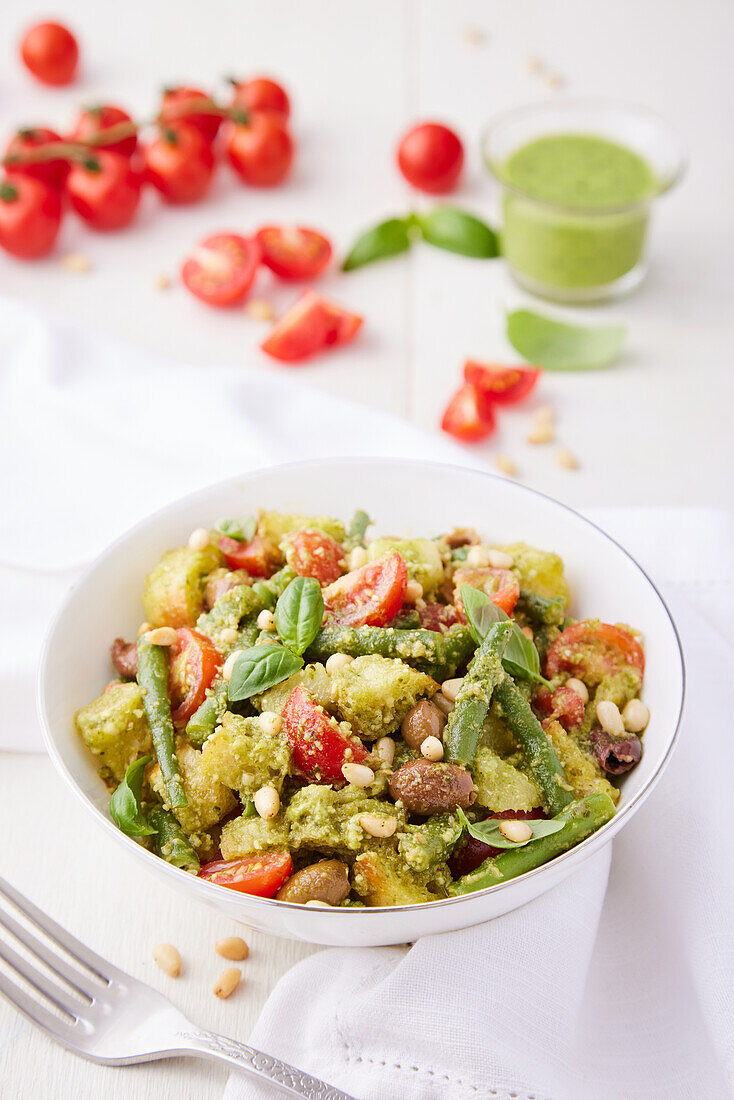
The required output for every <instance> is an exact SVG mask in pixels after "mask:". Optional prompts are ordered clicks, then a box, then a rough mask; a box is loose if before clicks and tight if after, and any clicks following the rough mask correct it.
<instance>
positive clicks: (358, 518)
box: [345, 508, 372, 550]
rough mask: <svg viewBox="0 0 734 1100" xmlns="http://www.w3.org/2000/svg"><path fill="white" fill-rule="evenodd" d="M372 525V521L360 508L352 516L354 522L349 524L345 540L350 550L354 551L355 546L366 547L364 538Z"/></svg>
mask: <svg viewBox="0 0 734 1100" xmlns="http://www.w3.org/2000/svg"><path fill="white" fill-rule="evenodd" d="M371 523H372V520H371V519H370V517H369V516H368V515H367V513H366V512H363V511H362V509H361V508H358V509H357V511H356V512H355V513H354V515H353V516H352V522H351V523H350V524H349V531H348V533H347V537H346V540H345V544H346V546H347V547H348V548H349V549H350V550H353V549H354V547H355V546H364V537H365V535H366V533H367V528H368V527H369V525H370V524H371Z"/></svg>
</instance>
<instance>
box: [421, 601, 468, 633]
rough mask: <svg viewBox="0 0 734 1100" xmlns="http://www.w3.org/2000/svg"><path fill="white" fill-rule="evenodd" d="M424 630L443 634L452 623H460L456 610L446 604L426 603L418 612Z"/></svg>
mask: <svg viewBox="0 0 734 1100" xmlns="http://www.w3.org/2000/svg"><path fill="white" fill-rule="evenodd" d="M418 615H419V617H420V621H421V626H422V627H423V629H424V630H436V631H438V633H439V634H443V632H444V630H448V628H449V627H450V626H453V625H454V623H458V622H460V619H459V616H458V615H457V614H456V608H455V607H453V606H452V605H451V604H446V603H427V604H426V606H425V607H422V608H421V609H420V611H419V612H418Z"/></svg>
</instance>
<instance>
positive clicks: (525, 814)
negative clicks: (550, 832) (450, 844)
mask: <svg viewBox="0 0 734 1100" xmlns="http://www.w3.org/2000/svg"><path fill="white" fill-rule="evenodd" d="M490 816H491V817H493V818H496V819H500V820H503V821H542V820H544V819H545V818H547V817H548V814H547V813H546V812H545V810H542V809H541V808H540V807H538V808H537V809H535V810H502V811H500V812H499V813H496V814H491V815H490ZM502 851H505V849H503V848H493V847H492V845H491V844H485V843H484V841H483V840H477V838H476V837H474V836H468V837H467V838H466V843H465V844H462V846H461V848H455V849H454V851H453V852H452V853H451V855H450V857H449V861H448V863H449V870H450V871H451V874H452V875H453V877H454V878H455V879H456V878H461V876H462V875H470V874H471V873H472V871H476V869H477V867H479V866H480V865H481V864H482V863H484V861H485V859H490V858H492V857H494V856H498V855H499V854H500V852H502Z"/></svg>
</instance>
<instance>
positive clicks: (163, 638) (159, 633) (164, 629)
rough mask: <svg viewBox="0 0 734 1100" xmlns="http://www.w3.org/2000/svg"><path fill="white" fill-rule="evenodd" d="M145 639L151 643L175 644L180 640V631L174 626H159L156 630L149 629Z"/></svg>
mask: <svg viewBox="0 0 734 1100" xmlns="http://www.w3.org/2000/svg"><path fill="white" fill-rule="evenodd" d="M145 640H146V642H150V644H151V645H165V646H169V645H175V644H176V642H177V641H178V633H177V632H176V631H175V630H174V629H173V627H172V626H159V627H157V628H156V629H155V630H149V631H148V633H147V635H146V638H145Z"/></svg>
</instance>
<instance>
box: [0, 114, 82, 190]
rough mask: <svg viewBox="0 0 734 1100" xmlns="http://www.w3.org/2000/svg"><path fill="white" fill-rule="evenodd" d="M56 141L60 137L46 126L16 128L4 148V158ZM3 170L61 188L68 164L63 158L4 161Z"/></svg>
mask: <svg viewBox="0 0 734 1100" xmlns="http://www.w3.org/2000/svg"><path fill="white" fill-rule="evenodd" d="M57 141H61V138H60V137H59V135H58V134H57V133H56V131H55V130H49V129H48V127H47V126H34V127H33V128H32V129H29V130H18V132H17V134H15V136H14V137H13V138H12V139H11V141H10V143H9V145H8V147H7V149H6V150H5V157H6V160H7V158H13V157H20V156H23V154H24V153H29V152H30V151H31V150H32V149H39V148H42V147H43V146H44V145H51V144H53V143H54V142H57ZM5 171H6V172H7V173H8V175H13V176H15V175H18V176H21V175H22V176H33V177H34V178H35V179H37V180H41V182H42V183H47V184H48V185H49V186H50V187H56V188H59V189H61V188H62V187H63V186H64V180H65V179H66V177H67V175H68V174H69V164H68V162H67V161H65V160H44V161H38V162H37V163H36V164H12V163H10V164H8V163H6V165H5Z"/></svg>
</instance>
